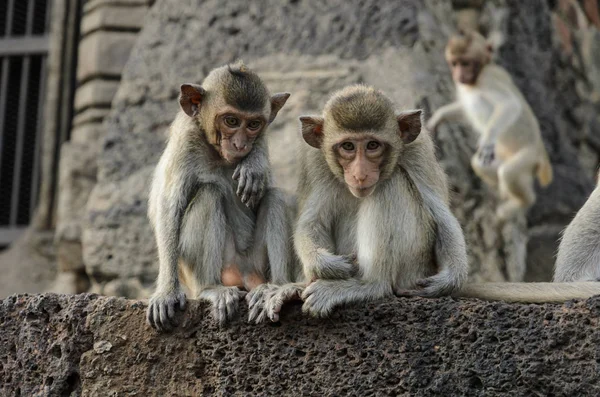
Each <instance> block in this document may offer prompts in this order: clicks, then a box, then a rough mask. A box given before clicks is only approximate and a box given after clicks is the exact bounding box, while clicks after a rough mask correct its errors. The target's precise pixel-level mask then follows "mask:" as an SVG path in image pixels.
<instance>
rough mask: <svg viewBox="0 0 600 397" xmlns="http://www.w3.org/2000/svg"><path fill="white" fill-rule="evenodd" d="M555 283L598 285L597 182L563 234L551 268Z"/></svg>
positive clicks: (599, 219) (599, 226) (599, 196)
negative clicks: (575, 282)
mask: <svg viewBox="0 0 600 397" xmlns="http://www.w3.org/2000/svg"><path fill="white" fill-rule="evenodd" d="M598 179H600V174H598ZM554 281H556V282H565V281H600V187H599V186H598V180H596V188H595V189H594V191H593V192H592V194H591V196H590V197H589V198H588V200H587V201H586V202H585V204H584V205H583V207H581V209H580V210H579V211H578V212H577V215H575V218H574V219H573V221H571V223H570V224H569V226H567V228H566V229H565V231H564V233H563V236H562V238H561V241H560V245H559V247H558V254H557V255H556V263H555V264H554Z"/></svg>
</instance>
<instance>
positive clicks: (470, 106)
mask: <svg viewBox="0 0 600 397" xmlns="http://www.w3.org/2000/svg"><path fill="white" fill-rule="evenodd" d="M445 54H446V60H447V62H448V65H449V67H450V69H451V71H452V79H453V80H454V83H455V85H456V93H457V101H456V102H453V103H451V104H449V105H446V106H443V107H441V108H440V109H438V110H437V111H436V112H435V113H434V114H433V116H432V117H431V119H430V120H429V122H428V123H427V128H428V129H429V130H430V131H435V129H436V128H437V126H438V125H439V124H440V123H441V122H442V121H445V120H446V121H450V120H457V119H459V118H461V117H462V116H463V115H464V116H466V118H467V119H468V121H469V122H470V123H471V125H472V126H473V128H474V129H475V130H476V131H477V132H478V133H479V134H480V135H481V137H480V139H479V145H478V150H477V152H476V153H475V155H474V156H473V158H472V159H471V166H472V167H473V170H474V171H475V173H476V174H477V175H478V176H479V177H480V178H481V179H483V180H484V181H485V182H486V183H487V184H488V185H491V186H498V188H499V191H500V197H501V199H502V200H503V202H502V203H501V204H500V205H499V207H498V209H497V215H498V217H499V219H501V220H507V219H510V218H512V217H513V216H514V215H516V214H517V213H519V212H523V211H525V210H526V209H527V208H529V207H530V206H531V205H533V203H534V202H535V199H536V196H535V190H534V177H537V178H538V180H539V182H540V184H541V185H542V186H547V185H548V184H549V183H550V182H551V181H552V167H551V165H550V162H549V160H548V154H547V153H546V149H545V147H544V143H543V142H542V137H541V134H540V127H539V124H538V121H537V119H536V117H535V115H534V114H533V111H532V110H531V108H530V107H529V105H528V104H527V102H526V101H525V98H523V95H522V94H521V92H520V91H519V89H518V88H517V87H516V86H515V84H514V83H513V81H512V79H511V77H510V75H509V74H508V73H507V72H506V71H505V70H504V69H503V68H502V67H500V66H498V65H495V64H493V63H491V62H490V58H491V57H490V48H489V47H488V46H487V44H486V41H485V39H484V38H483V36H481V35H480V34H479V33H477V32H470V33H465V34H462V35H459V36H455V37H452V38H451V39H450V40H449V42H448V45H447V46H446V53H445Z"/></svg>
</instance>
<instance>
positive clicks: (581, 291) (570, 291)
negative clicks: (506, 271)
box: [453, 281, 600, 303]
mask: <svg viewBox="0 0 600 397" xmlns="http://www.w3.org/2000/svg"><path fill="white" fill-rule="evenodd" d="M594 295H600V282H594V281H590V282H587V281H586V282H572V283H476V284H467V285H465V286H464V287H463V289H462V290H461V291H459V292H457V293H455V294H453V296H455V297H460V298H479V299H483V300H487V301H506V302H522V303H556V302H565V301H568V300H570V299H586V298H589V297H591V296H594Z"/></svg>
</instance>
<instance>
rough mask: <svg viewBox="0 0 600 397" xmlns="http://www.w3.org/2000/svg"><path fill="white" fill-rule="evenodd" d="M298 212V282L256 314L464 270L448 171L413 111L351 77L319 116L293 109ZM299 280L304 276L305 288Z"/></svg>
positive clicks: (433, 288)
mask: <svg viewBox="0 0 600 397" xmlns="http://www.w3.org/2000/svg"><path fill="white" fill-rule="evenodd" d="M300 121H301V124H302V136H303V138H304V140H305V141H306V142H307V143H308V145H310V146H308V145H304V147H303V150H302V153H301V165H300V179H299V186H298V204H299V214H298V220H297V225H296V230H295V236H294V244H295V248H296V253H297V255H298V257H299V259H300V261H301V263H302V267H303V270H304V283H297V284H289V285H284V286H281V287H280V288H279V290H278V291H275V292H274V293H273V294H271V296H270V297H269V298H268V299H266V300H265V301H264V302H262V303H258V302H256V304H259V305H261V306H262V307H261V308H260V310H257V309H256V308H255V307H254V306H255V305H254V303H255V302H252V301H251V302H250V306H251V307H250V310H251V312H253V313H255V316H254V318H255V319H257V320H258V321H261V320H263V319H264V318H266V317H269V318H270V319H271V320H277V318H278V314H279V311H280V309H281V306H282V305H283V303H284V302H285V301H287V300H290V299H293V298H297V297H300V296H301V297H302V299H303V300H304V305H303V310H304V311H305V312H306V313H309V314H311V315H313V316H318V317H322V316H327V315H329V314H330V313H331V312H332V310H333V309H334V308H335V307H336V306H339V305H342V304H345V303H351V302H360V301H368V300H374V299H380V298H383V297H391V296H393V295H394V293H402V292H407V291H409V290H411V293H413V294H415V295H421V296H430V297H436V296H443V295H450V294H452V293H453V292H456V291H458V290H459V289H460V287H461V286H462V285H463V283H464V282H465V281H466V279H467V274H468V265H467V254H466V249H465V240H464V237H463V233H462V230H461V227H460V225H459V223H458V221H457V220H456V218H455V217H454V215H452V213H451V212H450V209H449V207H448V187H447V184H446V175H445V174H444V171H443V170H442V168H441V167H440V165H439V163H438V161H437V160H436V158H435V153H434V147H433V143H432V140H431V138H430V137H429V135H428V134H427V133H421V110H410V111H405V112H395V110H394V106H393V104H392V102H391V101H390V99H388V98H387V97H386V96H385V95H384V94H383V93H382V92H381V91H378V90H376V89H374V88H371V87H367V86H363V85H356V86H351V87H348V88H346V89H343V90H341V91H339V92H337V93H335V94H334V95H333V96H332V97H331V99H330V100H329V101H328V102H327V104H326V105H325V109H324V111H323V116H304V117H301V118H300ZM306 283H310V284H309V285H308V286H307V287H306V288H305V285H306Z"/></svg>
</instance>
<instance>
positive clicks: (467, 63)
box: [460, 61, 470, 68]
mask: <svg viewBox="0 0 600 397" xmlns="http://www.w3.org/2000/svg"><path fill="white" fill-rule="evenodd" d="M469 64H470V62H469V61H460V66H462V67H463V68H466V67H467V66H469Z"/></svg>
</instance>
